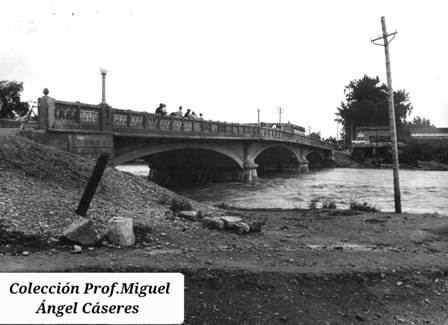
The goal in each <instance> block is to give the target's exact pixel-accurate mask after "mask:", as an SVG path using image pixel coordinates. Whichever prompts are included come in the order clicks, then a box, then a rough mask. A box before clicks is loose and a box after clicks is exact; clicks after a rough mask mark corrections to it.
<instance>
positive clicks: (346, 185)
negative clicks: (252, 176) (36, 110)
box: [117, 165, 448, 215]
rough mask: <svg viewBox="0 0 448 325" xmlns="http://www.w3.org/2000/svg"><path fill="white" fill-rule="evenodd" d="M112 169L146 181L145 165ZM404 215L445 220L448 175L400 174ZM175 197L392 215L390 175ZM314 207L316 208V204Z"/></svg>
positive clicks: (324, 177)
mask: <svg viewBox="0 0 448 325" xmlns="http://www.w3.org/2000/svg"><path fill="white" fill-rule="evenodd" d="M117 169H119V170H122V171H127V172H130V173H133V174H136V175H144V176H146V175H148V167H147V166H144V165H123V166H118V167H117ZM400 187H401V199H402V209H403V211H404V212H414V213H433V212H438V213H439V214H443V215H448V171H419V170H400ZM176 192H178V193H180V194H182V195H185V196H187V197H189V198H192V199H194V200H197V201H201V202H208V203H210V204H220V203H222V202H224V203H225V204H227V205H233V206H240V207H245V208H308V206H309V204H310V202H311V201H312V200H318V202H320V203H322V202H323V201H324V200H334V201H335V202H336V205H337V207H338V208H343V209H344V208H348V206H349V204H350V201H352V200H355V201H360V202H361V201H367V202H369V203H370V204H373V205H375V206H376V207H378V208H380V209H381V210H382V211H385V212H387V211H394V195H393V182H392V170H388V169H354V168H333V169H324V170H319V171H311V172H309V173H303V174H291V173H288V174H276V175H271V176H268V177H265V178H261V179H260V182H258V183H256V184H241V183H212V184H208V185H194V186H187V185H182V186H179V187H178V188H176ZM317 206H319V203H318V204H317Z"/></svg>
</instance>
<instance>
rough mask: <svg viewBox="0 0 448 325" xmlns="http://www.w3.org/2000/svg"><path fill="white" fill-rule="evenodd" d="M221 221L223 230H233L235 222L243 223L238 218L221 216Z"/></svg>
mask: <svg viewBox="0 0 448 325" xmlns="http://www.w3.org/2000/svg"><path fill="white" fill-rule="evenodd" d="M221 220H222V221H223V222H224V228H226V229H234V228H235V224H236V223H237V222H242V221H243V219H241V218H240V217H234V216H223V217H221Z"/></svg>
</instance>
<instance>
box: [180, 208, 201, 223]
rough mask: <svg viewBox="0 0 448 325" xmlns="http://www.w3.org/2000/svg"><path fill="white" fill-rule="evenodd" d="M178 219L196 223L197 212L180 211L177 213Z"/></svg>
mask: <svg viewBox="0 0 448 325" xmlns="http://www.w3.org/2000/svg"><path fill="white" fill-rule="evenodd" d="M179 217H181V218H184V219H188V220H192V221H196V220H198V212H197V211H186V210H182V211H179Z"/></svg>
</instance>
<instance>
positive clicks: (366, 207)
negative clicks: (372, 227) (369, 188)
mask: <svg viewBox="0 0 448 325" xmlns="http://www.w3.org/2000/svg"><path fill="white" fill-rule="evenodd" d="M350 210H356V211H365V212H380V211H381V209H378V208H377V207H376V206H374V205H371V204H370V203H368V202H366V201H364V202H356V201H351V202H350Z"/></svg>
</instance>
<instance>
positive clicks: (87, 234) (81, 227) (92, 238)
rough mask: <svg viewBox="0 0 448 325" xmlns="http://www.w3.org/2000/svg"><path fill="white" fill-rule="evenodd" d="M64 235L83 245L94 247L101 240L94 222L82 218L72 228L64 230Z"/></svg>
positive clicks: (73, 223) (74, 222)
mask: <svg viewBox="0 0 448 325" xmlns="http://www.w3.org/2000/svg"><path fill="white" fill-rule="evenodd" d="M62 235H63V236H64V237H65V238H68V239H69V240H71V241H73V242H76V243H80V244H83V245H93V244H95V243H96V242H98V241H99V240H100V236H99V235H98V232H97V231H96V229H95V226H94V224H93V221H92V220H89V219H86V218H82V217H80V218H79V219H77V220H75V221H73V222H72V224H71V225H70V226H68V227H67V228H66V229H64V231H63V232H62Z"/></svg>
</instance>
